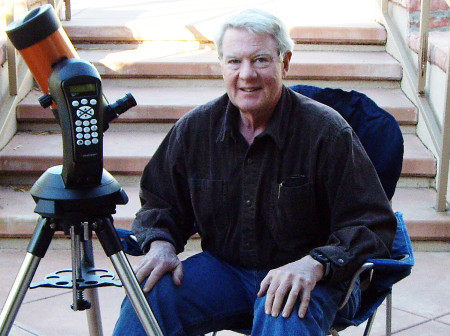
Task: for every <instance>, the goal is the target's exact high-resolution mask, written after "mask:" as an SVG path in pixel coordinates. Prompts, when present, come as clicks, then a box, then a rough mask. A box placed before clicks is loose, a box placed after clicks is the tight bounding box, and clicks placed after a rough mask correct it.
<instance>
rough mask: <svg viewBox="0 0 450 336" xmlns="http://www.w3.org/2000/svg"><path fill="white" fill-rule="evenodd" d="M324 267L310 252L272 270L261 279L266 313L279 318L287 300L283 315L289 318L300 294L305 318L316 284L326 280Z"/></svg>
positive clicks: (260, 292)
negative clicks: (324, 278) (323, 277)
mask: <svg viewBox="0 0 450 336" xmlns="http://www.w3.org/2000/svg"><path fill="white" fill-rule="evenodd" d="M323 268H324V267H323V265H322V264H321V263H319V262H318V261H316V260H314V259H313V258H312V257H311V256H309V255H308V256H305V257H303V258H302V259H300V260H298V261H295V262H292V263H290V264H287V265H284V266H282V267H279V268H276V269H273V270H271V271H270V272H269V273H268V274H267V276H266V277H265V278H264V279H263V281H262V282H261V286H260V289H259V292H258V296H259V297H262V296H264V295H266V305H265V312H266V314H268V315H272V316H274V317H278V315H279V314H280V312H281V309H282V308H283V307H282V305H283V302H285V301H286V304H285V305H284V308H283V313H282V316H283V317H289V316H290V315H291V313H292V309H293V307H294V304H295V302H296V301H297V298H298V297H300V299H301V301H300V307H299V309H298V316H299V317H300V318H303V317H304V316H305V314H306V309H307V308H308V305H309V301H310V299H311V292H312V290H313V289H314V287H315V286H316V283H317V282H318V281H319V280H320V279H322V276H323V272H324V269H323ZM286 297H287V299H286Z"/></svg>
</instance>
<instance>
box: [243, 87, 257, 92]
mask: <svg viewBox="0 0 450 336" xmlns="http://www.w3.org/2000/svg"><path fill="white" fill-rule="evenodd" d="M241 90H242V91H244V92H254V91H258V90H259V88H251V89H246V88H241Z"/></svg>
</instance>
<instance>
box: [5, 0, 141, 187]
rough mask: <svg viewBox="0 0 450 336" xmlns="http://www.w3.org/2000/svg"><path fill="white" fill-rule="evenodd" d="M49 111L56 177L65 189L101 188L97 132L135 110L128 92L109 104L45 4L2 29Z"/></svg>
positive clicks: (90, 68) (97, 79)
mask: <svg viewBox="0 0 450 336" xmlns="http://www.w3.org/2000/svg"><path fill="white" fill-rule="evenodd" d="M6 33H7V35H8V37H9V38H10V40H11V42H12V43H13V45H14V46H15V47H16V48H17V49H18V50H19V52H20V53H21V55H22V56H23V58H24V60H25V62H26V63H27V65H28V67H29V68H30V71H31V72H32V74H33V76H34V78H35V79H36V81H37V83H38V85H39V87H40V88H41V90H42V92H43V93H44V96H43V97H41V98H40V100H39V101H40V103H41V105H42V106H43V107H44V108H47V107H50V106H51V107H52V111H53V114H54V115H55V118H56V119H57V121H58V123H59V125H60V127H61V132H62V139H63V165H62V178H63V180H64V185H65V187H66V188H69V189H86V188H93V187H96V186H99V185H101V183H102V175H103V132H104V131H106V130H107V129H108V127H109V122H111V121H112V120H113V119H115V118H117V117H118V116H119V115H120V114H121V113H123V112H125V111H127V110H128V109H129V108H131V107H133V106H136V101H135V100H134V98H133V96H132V95H131V94H130V93H128V94H127V95H125V96H124V97H123V98H121V99H119V100H118V101H116V102H115V103H113V104H111V105H109V104H108V102H107V100H106V98H105V97H104V95H103V91H102V81H101V78H100V75H99V73H98V71H97V70H96V69H95V67H94V66H93V65H92V64H90V63H89V62H86V61H83V60H81V59H80V58H79V56H78V54H77V52H76V51H75V49H74V47H73V45H72V44H71V42H70V40H69V38H68V37H67V35H66V33H65V32H64V30H63V28H62V26H61V23H60V21H59V19H58V17H57V16H56V14H55V12H54V10H53V7H52V6H51V5H43V6H41V7H39V8H37V9H34V10H32V11H30V12H29V13H28V14H27V15H26V16H25V17H24V18H23V19H22V20H19V21H15V22H13V23H11V24H10V25H9V26H8V27H7V30H6Z"/></svg>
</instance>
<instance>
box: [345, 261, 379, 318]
mask: <svg viewBox="0 0 450 336" xmlns="http://www.w3.org/2000/svg"><path fill="white" fill-rule="evenodd" d="M372 268H373V263H372V262H365V263H364V264H363V265H362V266H361V267H360V268H359V269H358V270H357V271H356V272H355V274H353V277H352V279H351V280H350V283H349V285H348V288H347V292H346V293H345V296H344V298H343V299H342V301H341V303H340V305H339V308H338V309H339V310H340V309H342V308H344V306H345V305H346V304H347V302H348V299H349V298H350V295H351V294H352V292H353V288H355V283H356V281H358V278H359V276H360V275H361V274H362V273H363V272H365V271H367V270H371V269H372Z"/></svg>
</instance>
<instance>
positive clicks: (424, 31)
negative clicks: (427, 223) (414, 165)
mask: <svg viewBox="0 0 450 336" xmlns="http://www.w3.org/2000/svg"><path fill="white" fill-rule="evenodd" d="M445 1H446V2H447V4H448V5H449V6H450V0H445ZM388 3H389V0H381V12H382V19H383V20H384V25H385V28H386V30H387V31H388V33H390V35H391V36H392V39H393V43H394V45H395V47H396V48H397V52H398V54H399V56H400V62H401V63H402V65H403V69H404V74H405V77H406V80H407V83H408V85H409V86H410V88H411V89H412V90H413V92H414V93H415V96H414V100H415V104H416V106H417V108H418V110H419V113H420V115H421V116H422V117H423V118H424V121H425V124H426V126H427V128H428V131H429V132H430V135H431V138H432V141H433V144H434V146H435V148H436V150H437V153H438V162H439V166H438V171H437V174H436V180H437V183H436V191H437V196H436V210H437V211H439V212H443V211H446V209H447V208H446V207H447V190H448V179H449V161H450V81H449V80H450V76H449V75H450V48H449V57H448V58H447V81H446V93H447V94H446V101H445V105H444V111H443V116H444V117H443V122H442V123H440V122H439V118H437V117H436V114H435V112H434V111H433V109H432V108H431V106H430V102H429V100H428V98H427V96H426V93H425V92H426V76H427V63H428V35H429V18H430V0H422V3H421V13H420V33H419V35H420V44H419V53H418V56H419V57H418V66H417V69H418V70H417V71H416V68H415V66H414V64H413V63H412V62H411V60H410V57H409V55H408V51H407V50H406V47H404V43H403V38H402V36H401V35H400V33H399V32H398V29H397V28H396V26H395V24H394V22H393V20H392V18H391V17H390V15H389V9H388Z"/></svg>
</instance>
